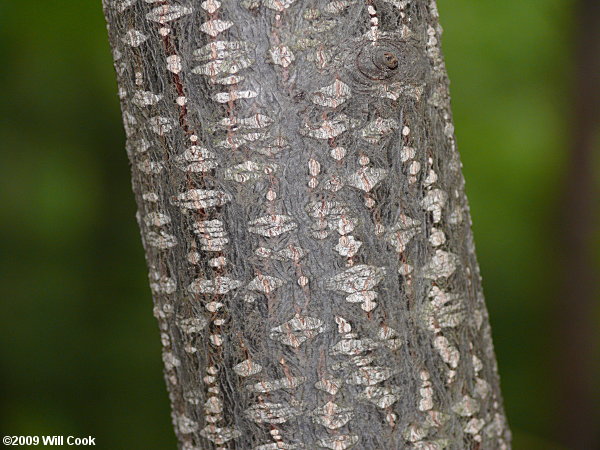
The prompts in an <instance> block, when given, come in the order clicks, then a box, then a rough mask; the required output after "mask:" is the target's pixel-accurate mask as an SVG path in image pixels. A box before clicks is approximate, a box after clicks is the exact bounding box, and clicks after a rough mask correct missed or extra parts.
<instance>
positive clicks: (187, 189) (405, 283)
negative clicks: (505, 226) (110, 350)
mask: <svg viewBox="0 0 600 450" xmlns="http://www.w3.org/2000/svg"><path fill="white" fill-rule="evenodd" d="M104 9H105V14H106V17H107V22H108V28H109V36H110V41H111V45H112V47H113V51H114V57H115V67H116V70H117V77H118V83H119V95H120V98H121V103H122V109H123V119H124V124H125V130H126V133H127V150H128V155H129V158H130V160H131V163H132V179H133V189H134V192H135V195H136V199H137V203H138V209H139V212H138V222H139V224H140V228H141V231H142V239H143V243H144V248H145V250H146V258H147V262H148V265H149V268H150V283H151V288H152V291H153V297H154V303H155V308H154V312H155V316H156V317H157V319H158V322H159V326H160V330H161V338H162V343H163V347H164V350H163V360H164V364H165V377H166V382H167V386H168V389H169V395H170V399H171V404H172V411H173V422H174V426H175V432H176V434H177V437H178V439H179V444H180V447H181V448H184V449H193V448H202V449H208V448H220V449H226V448H248V449H250V448H253V449H261V450H267V449H278V448H289V449H296V448H330V449H335V450H340V449H346V448H351V447H355V448H365V449H383V448H386V449H387V448H420V449H438V448H439V449H442V448H456V449H462V448H489V449H495V448H508V447H509V445H510V434H509V431H508V428H507V425H506V420H505V416H504V412H503V407H502V400H501V396H500V390H499V385H498V376H497V368H496V362H495V357H494V353H493V348H492V342H491V336H490V329H489V323H488V319H487V312H486V309H485V305H484V302H483V296H482V292H481V281H480V277H479V270H478V266H477V262H476V259H475V253H474V247H473V242H472V237H471V231H470V219H469V211H468V205H467V201H466V197H465V195H464V181H463V178H462V174H461V170H460V169H461V168H460V161H459V156H458V153H457V151H456V145H455V140H454V134H453V126H452V118H451V114H450V106H449V96H448V83H447V79H446V72H445V67H444V62H443V59H442V56H441V52H440V48H439V39H440V32H441V31H440V27H439V25H438V15H437V10H436V7H435V3H433V2H429V1H422V0H420V1H416V0H414V1H410V0H405V1H401V0H371V1H367V2H362V1H358V0H333V1H324V0H314V1H307V2H300V1H295V0H262V1H260V0H242V1H241V2H235V3H226V2H220V1H218V0H206V1H203V2H200V1H194V0H187V1H174V0H173V1H167V0H161V1H147V0H146V1H141V0H139V1H136V0H115V1H111V0H104Z"/></svg>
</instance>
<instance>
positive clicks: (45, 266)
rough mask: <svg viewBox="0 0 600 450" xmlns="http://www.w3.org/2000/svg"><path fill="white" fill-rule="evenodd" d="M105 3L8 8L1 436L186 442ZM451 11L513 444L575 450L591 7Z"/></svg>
mask: <svg viewBox="0 0 600 450" xmlns="http://www.w3.org/2000/svg"><path fill="white" fill-rule="evenodd" d="M100 3H101V2H100V0H93V1H91V0H85V1H82V0H76V1H75V0H72V1H67V0H62V1H61V0H43V1H42V0H39V1H26V0H19V1H12V2H9V1H6V0H5V1H0V60H1V61H2V67H1V68H0V87H1V88H2V91H1V94H0V111H1V117H2V120H1V123H0V147H1V149H2V150H1V153H0V155H1V156H0V231H1V233H0V240H1V241H0V242H1V244H0V252H1V255H0V277H1V278H0V281H1V289H2V295H1V302H2V303H1V306H2V314H0V336H1V342H0V361H1V364H2V366H1V370H0V398H1V402H0V430H1V431H2V434H11V435H44V434H63V435H68V434H73V435H80V436H87V435H92V436H95V437H96V440H97V442H98V447H99V448H107V449H108V448H110V449H120V448H146V449H159V448H175V438H174V435H173V433H172V430H171V423H170V416H169V405H168V399H167V394H166V391H165V386H164V383H163V379H162V372H161V371H162V363H161V359H160V342H159V333H158V328H157V325H156V323H155V319H154V318H153V316H152V304H151V298H150V290H149V288H148V286H147V278H146V267H145V263H144V258H143V253H142V248H141V242H140V238H139V234H138V229H137V224H136V222H135V220H134V214H135V205H134V200H133V195H132V194H131V188H130V181H129V167H128V162H127V158H126V153H125V150H124V133H123V131H122V125H121V118H120V111H119V105H118V99H117V95H116V84H115V77H114V73H113V67H112V60H111V56H110V51H109V47H108V42H107V37H106V30H105V24H104V19H103V16H102V11H101V5H100ZM438 4H439V9H440V14H441V19H442V25H443V27H444V29H445V33H444V42H443V46H444V51H445V55H446V59H447V66H448V71H449V75H450V79H451V82H452V86H451V92H452V97H453V110H454V116H455V123H456V133H457V138H458V143H459V149H460V151H461V154H462V159H463V163H464V173H465V177H466V179H467V193H468V195H469V198H470V203H471V209H472V216H473V221H474V232H475V239H476V243H477V248H478V255H479V261H480V264H481V268H482V274H483V277H484V287H485V292H486V297H487V304H488V308H489V310H490V315H491V321H492V327H493V331H494V339H495V345H496V351H497V356H498V360H499V366H500V373H501V377H502V386H503V391H504V396H505V402H506V408H507V412H508V415H509V420H510V423H511V426H512V430H513V433H514V448H517V449H561V448H567V447H565V446H561V444H560V443H561V440H560V437H559V436H560V435H561V433H559V432H558V431H559V429H560V427H561V424H562V419H561V407H560V398H559V390H560V389H559V381H560V380H558V377H560V376H562V375H561V374H560V373H558V374H557V372H556V370H555V368H556V367H555V366H556V359H555V356H556V355H555V354H556V341H557V335H556V331H555V330H556V327H555V322H556V320H557V318H556V317H555V311H554V310H553V305H554V304H555V303H556V297H557V285H556V282H555V280H556V274H557V272H558V271H559V269H560V267H561V266H562V265H563V264H564V261H563V260H562V259H561V254H560V251H558V250H557V239H560V233H561V231H560V227H559V226H558V222H559V216H560V208H561V192H562V191H563V190H564V189H565V188H566V183H567V182H568V181H567V180H565V176H564V167H565V165H566V164H567V161H568V158H569V156H568V155H569V146H568V142H569V133H570V132H571V131H570V129H569V127H570V119H569V114H570V110H571V105H570V102H571V100H570V98H571V97H570V91H571V85H572V84H573V82H574V76H573V73H572V69H573V51H572V45H573V40H574V36H575V35H576V33H577V29H576V28H577V27H576V26H574V23H573V16H574V14H573V12H574V5H575V4H576V2H574V1H569V0H530V1H524V0H520V1H518V0H504V1H495V0H494V1H492V0H479V1H476V2H473V1H468V0H452V1H451V0H439V2H438ZM595 167H596V168H597V167H598V166H597V165H596V166H595ZM595 242H596V244H593V243H592V242H590V246H592V245H595V255H596V258H595V261H596V262H598V256H600V251H598V250H599V249H598V245H597V240H596V241H595ZM596 273H598V272H596ZM595 314H596V315H595V318H598V310H597V308H596V310H595ZM558 338H560V336H558ZM594 339H596V340H597V339H598V337H597V336H595V338H594ZM563 373H564V372H563ZM599 397H600V396H599ZM563 431H564V430H563ZM562 434H563V435H564V432H563V433H562Z"/></svg>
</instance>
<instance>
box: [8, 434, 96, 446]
mask: <svg viewBox="0 0 600 450" xmlns="http://www.w3.org/2000/svg"><path fill="white" fill-rule="evenodd" d="M2 443H3V444H4V445H12V446H21V445H27V446H33V445H48V446H50V445H55V446H63V445H71V446H94V445H96V438H95V437H92V436H86V437H78V436H60V435H59V436H4V437H3V438H2Z"/></svg>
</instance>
